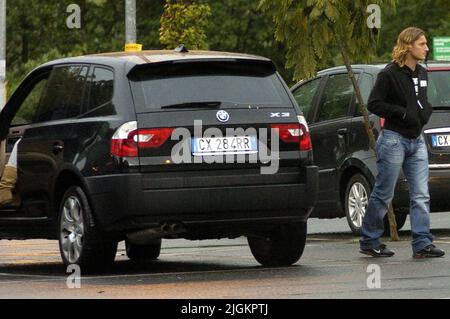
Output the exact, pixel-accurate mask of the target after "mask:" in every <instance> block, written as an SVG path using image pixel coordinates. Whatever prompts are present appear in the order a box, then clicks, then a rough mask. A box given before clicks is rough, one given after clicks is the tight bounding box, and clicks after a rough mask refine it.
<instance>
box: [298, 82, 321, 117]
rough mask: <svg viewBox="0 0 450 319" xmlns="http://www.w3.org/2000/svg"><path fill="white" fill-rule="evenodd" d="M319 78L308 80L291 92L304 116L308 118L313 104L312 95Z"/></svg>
mask: <svg viewBox="0 0 450 319" xmlns="http://www.w3.org/2000/svg"><path fill="white" fill-rule="evenodd" d="M320 80H321V79H320V78H319V79H315V80H312V81H309V82H307V83H305V84H303V85H302V86H300V87H299V88H297V89H296V90H295V91H294V92H293V95H294V98H295V100H296V101H297V104H298V105H299V106H300V109H301V110H302V112H303V114H304V115H305V117H306V118H309V117H308V116H309V113H310V110H311V107H312V104H313V100H314V96H315V94H316V92H317V89H318V88H319V84H320Z"/></svg>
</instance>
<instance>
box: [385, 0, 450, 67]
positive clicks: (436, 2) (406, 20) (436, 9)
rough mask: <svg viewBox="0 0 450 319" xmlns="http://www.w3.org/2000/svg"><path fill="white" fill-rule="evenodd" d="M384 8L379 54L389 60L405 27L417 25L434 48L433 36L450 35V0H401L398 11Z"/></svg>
mask: <svg viewBox="0 0 450 319" xmlns="http://www.w3.org/2000/svg"><path fill="white" fill-rule="evenodd" d="M382 9H383V16H382V27H381V33H380V45H379V47H378V49H377V55H378V56H379V57H380V58H381V59H382V60H384V61H386V60H389V59H390V56H391V52H392V48H393V47H394V45H395V42H396V40H397V36H398V34H399V33H400V31H402V30H403V29H405V28H407V27H410V26H415V27H418V28H421V29H423V30H424V31H425V32H426V33H427V37H428V45H429V47H430V49H431V50H432V42H433V41H432V38H433V37H435V36H450V1H448V0H421V1H415V0H401V2H400V3H399V5H398V7H397V10H396V12H393V11H390V10H385V9H384V8H382Z"/></svg>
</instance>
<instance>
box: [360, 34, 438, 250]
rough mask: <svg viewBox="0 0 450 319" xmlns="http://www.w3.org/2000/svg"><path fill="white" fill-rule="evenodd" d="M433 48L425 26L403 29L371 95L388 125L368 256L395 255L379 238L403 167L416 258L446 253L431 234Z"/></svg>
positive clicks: (367, 219) (381, 141) (366, 234)
mask: <svg viewBox="0 0 450 319" xmlns="http://www.w3.org/2000/svg"><path fill="white" fill-rule="evenodd" d="M428 51H429V50H428V46H427V39H426V36H425V32H424V31H423V30H421V29H419V28H414V27H410V28H406V29H405V30H403V31H402V32H401V33H400V35H399V36H398V39H397V45H396V46H395V47H394V49H393V51H392V62H391V63H389V64H388V65H387V66H386V67H385V68H384V69H383V70H382V71H381V72H380V73H379V74H378V78H377V81H376V83H375V86H374V88H373V90H372V92H371V94H370V97H369V103H368V109H369V110H370V111H371V112H372V113H374V114H376V115H378V116H380V117H383V118H384V119H385V124H384V127H383V129H382V131H381V133H380V136H379V138H378V140H377V145H376V151H377V168H378V175H377V177H376V182H375V186H374V188H373V190H372V193H371V195H370V199H369V204H368V206H367V209H366V213H365V216H364V220H363V224H362V227H361V239H360V247H361V250H360V252H361V253H363V254H366V255H370V256H374V257H391V256H393V255H394V252H393V251H392V250H390V249H389V248H387V247H386V245H384V244H382V243H381V242H380V237H381V236H382V235H383V232H384V223H383V219H384V216H385V215H386V213H387V210H388V207H389V204H390V202H391V200H392V198H393V196H394V188H395V184H396V182H397V179H398V176H399V174H400V170H401V168H403V171H404V174H405V177H406V179H407V180H408V184H409V193H410V210H409V214H410V219H411V233H412V250H413V257H414V258H426V257H441V256H443V255H444V254H445V252H444V251H442V250H441V249H438V248H436V247H435V246H434V245H433V235H432V234H431V233H430V195H429V191H428V174H429V172H428V152H427V147H426V145H425V140H424V138H423V136H422V128H423V126H424V125H425V124H426V123H427V122H428V120H429V118H430V116H431V112H432V106H431V104H430V103H429V102H428V99H427V85H428V77H427V71H426V70H425V68H423V67H422V66H421V65H420V64H419V62H420V61H422V60H425V58H426V56H427V53H428Z"/></svg>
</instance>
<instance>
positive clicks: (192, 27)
mask: <svg viewBox="0 0 450 319" xmlns="http://www.w3.org/2000/svg"><path fill="white" fill-rule="evenodd" d="M210 15H211V8H210V6H209V5H208V4H196V3H190V2H189V1H175V2H174V1H171V0H167V3H166V4H165V6H164V13H163V15H162V16H161V28H160V41H161V43H162V44H163V45H165V46H166V48H168V49H174V48H175V47H177V46H178V45H179V44H180V43H183V44H185V45H186V46H187V47H188V48H189V49H192V50H201V49H203V50H207V49H208V43H207V41H206V28H207V27H208V17H209V16H210Z"/></svg>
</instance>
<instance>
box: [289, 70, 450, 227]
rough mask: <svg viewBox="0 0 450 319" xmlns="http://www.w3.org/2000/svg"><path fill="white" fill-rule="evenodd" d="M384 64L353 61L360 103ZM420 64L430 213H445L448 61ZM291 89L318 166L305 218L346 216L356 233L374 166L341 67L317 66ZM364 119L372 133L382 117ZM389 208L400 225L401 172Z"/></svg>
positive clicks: (403, 205) (449, 158) (449, 142)
mask: <svg viewBox="0 0 450 319" xmlns="http://www.w3.org/2000/svg"><path fill="white" fill-rule="evenodd" d="M385 66H386V64H376V65H353V71H354V72H355V74H356V76H357V77H358V82H359V86H360V90H361V94H362V96H363V98H364V100H365V104H366V105H367V101H368V98H369V95H370V92H371V90H372V87H373V85H374V84H375V81H376V78H377V75H378V73H379V72H380V71H381V70H382V69H383V68H384V67H385ZM423 66H424V67H425V68H426V70H427V72H428V83H423V85H424V86H426V87H427V94H428V100H429V102H430V103H431V104H432V106H433V114H432V115H431V118H430V120H429V122H428V123H427V125H426V126H425V127H424V131H423V135H424V137H425V141H426V143H427V148H428V159H429V170H430V178H429V188H430V197H431V202H430V205H431V211H432V212H440V211H448V210H450V201H449V200H448V194H449V189H450V188H449V186H450V63H449V62H442V61H441V62H436V61H434V62H432V61H430V62H429V63H428V64H426V65H423ZM421 85H422V84H421ZM291 91H292V93H293V95H294V97H295V99H296V100H297V103H298V104H299V106H300V108H301V109H302V111H303V113H304V116H305V118H306V120H307V122H308V123H309V127H310V130H311V132H310V134H311V140H312V143H313V145H314V159H315V164H316V165H317V166H318V167H319V193H318V199H317V203H316V206H315V208H314V211H313V213H312V214H311V217H318V218H335V217H347V221H348V224H349V226H350V228H351V230H352V231H353V232H354V233H355V234H359V231H360V228H361V223H362V219H363V217H364V213H365V209H366V207H367V204H368V199H369V196H370V193H371V190H372V186H373V185H374V183H375V176H376V175H377V167H376V158H375V154H374V152H373V151H372V150H370V148H369V139H368V137H367V134H366V132H365V129H364V122H363V117H362V115H361V113H360V111H359V106H358V104H357V102H356V99H355V95H354V91H353V86H352V83H351V82H350V79H349V77H348V75H347V70H346V68H345V66H338V67H334V68H329V69H326V70H322V71H320V72H318V73H317V76H316V77H314V78H311V79H308V80H306V81H302V82H300V83H297V84H296V85H294V86H293V87H292V88H291ZM369 119H370V123H371V126H372V128H373V132H374V134H375V137H378V135H379V132H380V130H381V129H382V126H383V123H384V120H383V119H382V118H379V117H378V116H376V115H375V114H370V113H369ZM393 207H394V210H395V216H396V221H397V228H399V229H400V228H401V227H402V226H403V225H404V224H405V222H406V218H407V215H408V212H409V194H408V183H407V181H406V179H405V176H404V175H403V173H401V174H400V177H399V179H398V182H397V186H396V189H395V194H394V199H393ZM386 222H387V219H386ZM385 228H386V229H388V228H387V227H385Z"/></svg>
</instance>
